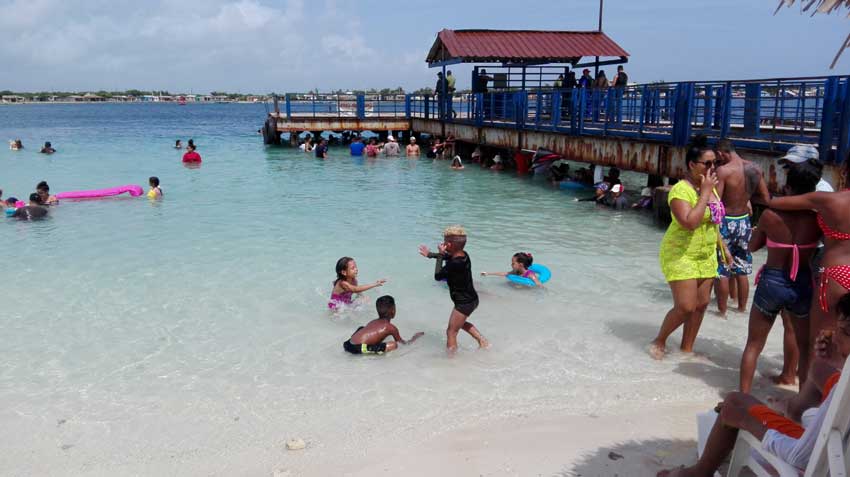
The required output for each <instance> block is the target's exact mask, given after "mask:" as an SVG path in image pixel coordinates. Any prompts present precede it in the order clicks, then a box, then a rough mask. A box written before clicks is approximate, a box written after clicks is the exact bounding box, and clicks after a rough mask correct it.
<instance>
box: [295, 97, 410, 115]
mask: <svg viewBox="0 0 850 477" xmlns="http://www.w3.org/2000/svg"><path fill="white" fill-rule="evenodd" d="M283 99H284V101H283V108H282V111H281V115H284V114H285V115H286V117H287V118H305V117H313V118H333V117H336V118H359V119H364V118H370V117H375V118H378V117H380V118H407V117H409V116H408V114H407V110H406V109H405V95H403V94H392V95H380V94H341V93H340V94H337V93H331V94H322V93H305V94H287V95H286V96H285V97H284V98H283Z"/></svg>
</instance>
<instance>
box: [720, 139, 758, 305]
mask: <svg viewBox="0 0 850 477" xmlns="http://www.w3.org/2000/svg"><path fill="white" fill-rule="evenodd" d="M717 158H718V160H719V161H720V164H721V165H720V166H719V167H718V168H717V180H718V184H717V193H718V194H719V195H720V198H721V200H722V201H723V204H724V205H725V206H726V216H725V217H724V218H723V223H722V224H721V225H720V234H721V235H722V236H723V240H724V242H726V246H727V248H728V250H729V252H730V253H731V254H732V257H730V259H731V260H730V261H731V264H732V265H731V266H728V267H727V266H726V265H725V264H724V260H718V263H719V264H720V265H719V266H718V267H717V268H718V269H717V273H718V275H719V277H718V280H717V292H716V293H717V308H718V311H719V312H720V314H721V315H723V316H724V317H725V316H726V302H727V301H728V299H729V278H730V277H734V280H735V285H736V288H737V296H736V297H735V298H737V300H738V311H739V312H741V313H744V312H746V311H747V300H748V298H749V293H750V282H749V277H748V275H750V274H751V273H752V272H753V256H752V254H751V253H750V251H749V244H750V238H751V236H752V232H753V230H752V224H751V223H750V213H751V211H750V205H749V202H750V200H751V199H752V198H753V197H757V198H759V199H761V200H760V202H762V201H763V202H765V203H766V202H767V201H768V200H770V194H769V192H768V191H767V184H765V182H764V177H763V176H762V171H761V169H760V168H759V167H758V166H757V165H756V164H754V163H752V162H750V161H746V160H744V159H743V158H741V156H739V155H738V153H737V152H735V146H733V145H732V142H731V141H729V140H728V139H721V140H720V141H718V142H717Z"/></svg>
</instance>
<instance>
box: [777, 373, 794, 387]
mask: <svg viewBox="0 0 850 477" xmlns="http://www.w3.org/2000/svg"><path fill="white" fill-rule="evenodd" d="M770 380H771V381H773V384H777V385H779V386H793V385H794V384H797V376H794V375H791V376H786V375H784V374H780V375H778V376H771V377H770Z"/></svg>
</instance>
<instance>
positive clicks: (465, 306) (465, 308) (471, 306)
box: [455, 299, 478, 316]
mask: <svg viewBox="0 0 850 477" xmlns="http://www.w3.org/2000/svg"><path fill="white" fill-rule="evenodd" d="M476 308H478V299H476V300H475V301H473V302H470V303H455V310H457V311H459V312H460V313H461V314H463V315H464V316H469V315H471V314H472V312H473V311H475V309H476Z"/></svg>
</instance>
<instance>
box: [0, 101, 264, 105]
mask: <svg viewBox="0 0 850 477" xmlns="http://www.w3.org/2000/svg"><path fill="white" fill-rule="evenodd" d="M23 104H176V105H180V106H189V105H190V104H265V102H264V101H194V102H190V101H187V102H186V104H182V105H181V104H180V103H178V102H177V101H15V102H9V103H5V102H0V106H17V105H23Z"/></svg>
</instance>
